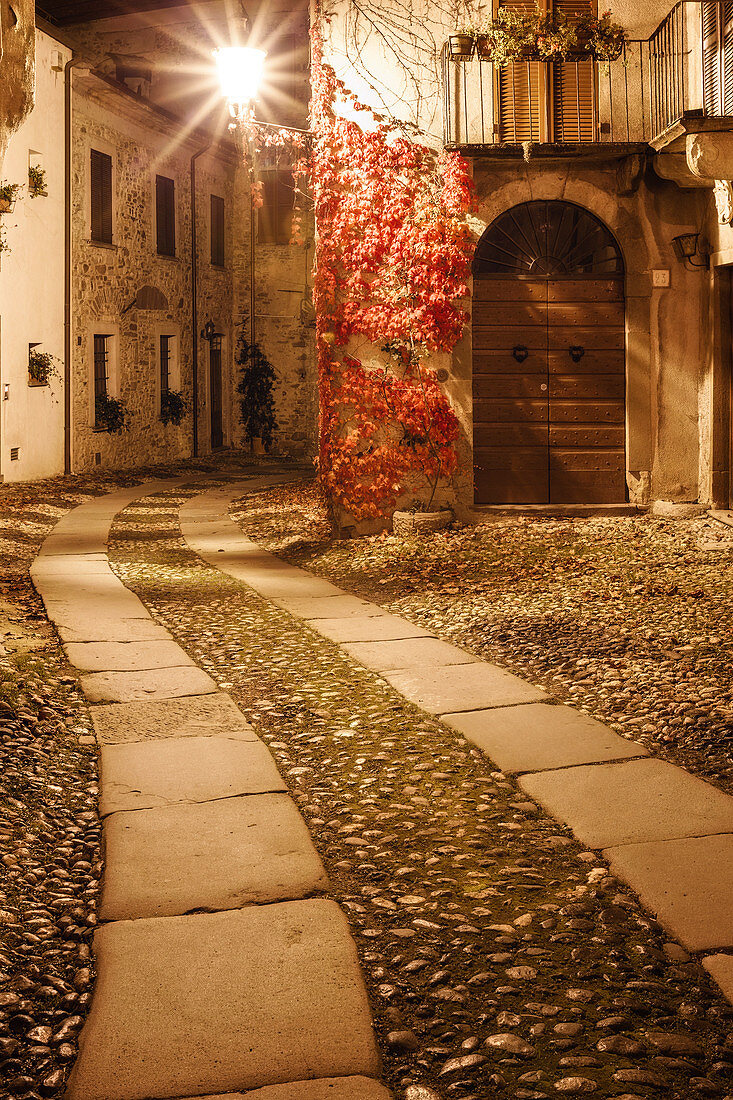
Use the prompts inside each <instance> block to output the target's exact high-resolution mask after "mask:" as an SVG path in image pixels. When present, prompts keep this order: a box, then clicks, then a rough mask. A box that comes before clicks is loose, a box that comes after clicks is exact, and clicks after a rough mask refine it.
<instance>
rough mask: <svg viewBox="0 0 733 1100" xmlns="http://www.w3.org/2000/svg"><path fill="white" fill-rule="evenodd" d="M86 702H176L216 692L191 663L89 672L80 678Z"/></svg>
mask: <svg viewBox="0 0 733 1100" xmlns="http://www.w3.org/2000/svg"><path fill="white" fill-rule="evenodd" d="M80 682H81V689H82V691H83V692H84V694H85V696H86V697H87V699H88V700H89V702H90V703H136V702H138V701H140V700H141V699H179V698H180V697H181V696H185V695H209V694H214V693H215V692H217V691H218V690H219V687H218V685H217V683H216V682H215V681H214V680H212V678H211V677H210V676H209V674H208V673H207V672H204V670H203V669H201V668H199V667H198V666H197V665H194V664H193V662H190V663H188V664H185V665H183V666H180V667H175V666H174V667H172V668H153V669H146V670H144V671H138V672H92V673H89V674H87V675H86V676H82V677H81V681H80Z"/></svg>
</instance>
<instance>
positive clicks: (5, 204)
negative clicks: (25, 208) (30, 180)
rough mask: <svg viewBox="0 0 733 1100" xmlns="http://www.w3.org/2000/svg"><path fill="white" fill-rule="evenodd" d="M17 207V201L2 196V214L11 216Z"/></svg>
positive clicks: (0, 204)
mask: <svg viewBox="0 0 733 1100" xmlns="http://www.w3.org/2000/svg"><path fill="white" fill-rule="evenodd" d="M14 206H15V199H5V198H3V197H2V196H0V214H11V213H12V211H13V207H14Z"/></svg>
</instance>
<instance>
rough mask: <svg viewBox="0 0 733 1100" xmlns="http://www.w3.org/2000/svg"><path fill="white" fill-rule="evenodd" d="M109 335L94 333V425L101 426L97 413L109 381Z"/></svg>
mask: <svg viewBox="0 0 733 1100" xmlns="http://www.w3.org/2000/svg"><path fill="white" fill-rule="evenodd" d="M111 339H112V338H111V336H110V335H109V334H99V333H95V335H94V427H95V428H99V427H101V426H102V425H101V417H100V414H99V402H100V399H102V400H103V399H104V398H105V397H107V385H108V382H109V352H110V341H111Z"/></svg>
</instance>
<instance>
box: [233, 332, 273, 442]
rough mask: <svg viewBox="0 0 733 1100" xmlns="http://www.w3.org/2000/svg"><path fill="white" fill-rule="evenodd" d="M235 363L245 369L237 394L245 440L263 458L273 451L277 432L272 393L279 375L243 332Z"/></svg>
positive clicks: (239, 339)
mask: <svg viewBox="0 0 733 1100" xmlns="http://www.w3.org/2000/svg"><path fill="white" fill-rule="evenodd" d="M234 361H235V363H237V365H238V366H239V367H240V369H241V378H240V381H239V385H238V386H237V392H238V393H239V395H240V397H239V409H240V412H239V421H240V423H241V424H243V425H244V438H245V440H246V442H248V443H249V445H250V447H251V449H252V451H253V452H254V453H255V454H262V452H263V451H266V452H267V451H269V450H270V448H271V447H272V441H273V434H274V432H275V430H276V428H277V421H276V419H275V398H274V395H273V391H272V386H273V382H274V381H275V371H274V368H273V366H272V364H271V363H270V361H269V359H268V358H267V356H266V355H265V354H264V352H263V351H262V348H261V347H260V346H259V344H250V343H249V342H248V340H247V338H246V336H245V335H244V333H243V332H242V333H240V335H239V338H238V340H237V348H236V351H235V353H234Z"/></svg>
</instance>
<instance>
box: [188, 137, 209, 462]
mask: <svg viewBox="0 0 733 1100" xmlns="http://www.w3.org/2000/svg"><path fill="white" fill-rule="evenodd" d="M213 144H214V143H213V141H210V142H209V144H208V145H203V146H202V147H201V148H200V149H198V150H197V151H196V152H195V153H194V154H193V156H192V157H191V352H192V355H193V362H192V367H193V410H192V411H193V457H194V458H198V453H199V326H198V244H197V235H196V161H197V160H198V158H199V157H200V156H201V155H202V154H203V153H205V152H206V151H207V149H210V148H211V146H212V145H213Z"/></svg>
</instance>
